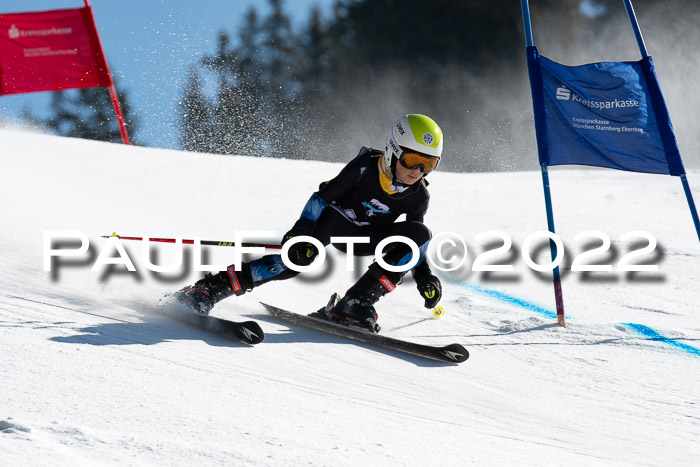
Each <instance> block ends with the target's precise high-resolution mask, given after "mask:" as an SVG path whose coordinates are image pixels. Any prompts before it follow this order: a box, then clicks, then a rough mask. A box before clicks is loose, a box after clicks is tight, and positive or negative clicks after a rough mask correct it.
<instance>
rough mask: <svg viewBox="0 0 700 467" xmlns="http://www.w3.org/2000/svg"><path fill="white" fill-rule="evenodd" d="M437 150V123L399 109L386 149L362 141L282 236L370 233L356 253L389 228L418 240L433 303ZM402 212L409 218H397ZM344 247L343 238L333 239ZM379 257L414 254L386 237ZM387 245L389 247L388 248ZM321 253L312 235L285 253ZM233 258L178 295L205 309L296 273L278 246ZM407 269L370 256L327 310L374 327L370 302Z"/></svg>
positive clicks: (301, 261)
mask: <svg viewBox="0 0 700 467" xmlns="http://www.w3.org/2000/svg"><path fill="white" fill-rule="evenodd" d="M441 154H442V131H441V130H440V127H439V126H438V125H437V124H436V123H435V122H434V121H433V120H432V119H431V118H429V117H426V116H425V115H419V114H409V115H404V116H402V117H401V118H399V119H398V120H397V121H396V123H394V125H393V126H392V127H391V129H390V130H389V134H388V136H387V140H386V146H385V149H384V152H382V151H379V150H376V149H371V148H366V147H363V148H362V149H361V150H360V152H359V154H358V155H357V156H356V157H355V158H354V159H353V160H352V161H350V162H349V163H348V164H347V165H346V166H345V167H344V168H343V170H341V171H340V173H339V174H338V175H337V176H336V177H335V178H333V179H332V180H330V181H328V182H324V183H322V184H321V186H320V188H319V190H318V191H317V192H315V193H314V194H313V195H312V196H311V198H310V199H309V201H308V202H307V203H306V206H305V207H304V209H303V211H302V213H301V217H300V218H299V220H298V221H296V223H295V224H294V226H293V227H292V229H291V230H290V231H289V232H287V233H286V234H285V235H284V238H283V240H282V243H283V244H284V243H286V242H288V241H289V240H291V239H292V238H294V237H297V236H301V235H305V236H311V237H314V238H316V239H318V240H319V241H320V242H321V243H322V244H323V245H324V246H326V245H328V244H329V243H330V239H331V237H369V239H370V242H369V243H357V244H355V245H354V250H355V254H358V255H362V256H365V255H370V254H373V253H374V251H375V247H376V246H377V244H379V242H381V241H382V240H384V239H385V238H388V237H390V236H394V235H399V236H403V237H407V238H409V239H410V240H412V241H413V242H415V243H416V245H418V247H419V252H420V258H419V262H418V264H417V265H416V266H415V267H414V268H413V269H412V273H413V278H414V279H415V281H416V284H417V286H418V291H419V292H420V294H421V296H422V297H423V298H424V300H425V307H426V308H433V307H434V306H435V305H437V303H438V301H439V300H440V298H441V295H442V286H441V284H440V280H439V279H438V278H437V277H435V276H434V275H433V274H432V273H431V271H430V267H429V265H428V262H427V261H425V253H426V251H427V247H428V242H429V241H430V238H431V233H430V230H429V229H428V227H427V226H426V225H425V224H424V223H423V216H424V215H425V213H426V211H427V209H428V201H429V198H430V196H429V194H428V189H427V185H428V182H427V181H426V180H425V176H426V175H427V174H428V173H430V172H432V171H433V170H435V169H436V168H437V166H438V164H439V163H440V157H441ZM401 214H406V220H405V221H403V222H395V221H396V220H397V218H398V217H399V216H400V215H401ZM334 246H335V247H336V248H338V249H340V250H341V251H344V252H345V251H346V245H345V244H334ZM387 248H388V251H387V252H386V253H385V255H384V257H383V258H382V259H383V260H384V261H385V262H386V263H387V264H389V265H395V266H402V265H405V264H407V263H409V262H410V261H411V259H412V251H411V248H410V247H409V246H408V245H406V244H404V243H394V244H391V245H390V246H389V247H387ZM385 250H386V249H385ZM317 255H318V250H317V249H316V247H315V246H314V245H313V244H312V243H307V242H299V243H296V244H294V245H292V246H291V247H290V248H289V252H288V257H289V261H291V262H292V263H294V264H295V265H298V266H307V265H309V264H311V263H312V262H313V260H314V258H315V257H316V256H317ZM235 269H236V268H235V266H234V265H231V266H229V267H228V268H227V270H226V271H221V272H219V273H218V274H214V275H212V274H207V275H206V276H205V277H204V278H203V279H201V280H199V281H197V282H196V283H195V284H194V285H192V286H189V287H185V288H184V289H182V290H180V291H179V292H177V293H176V299H177V300H178V301H180V302H181V303H184V304H186V305H187V306H189V307H191V308H193V309H195V310H196V311H198V312H199V313H202V314H208V313H209V311H210V310H211V309H212V308H213V307H214V304H216V303H217V302H219V301H221V300H223V299H224V298H226V297H229V296H231V295H243V294H244V293H246V292H247V291H249V290H251V289H253V288H255V287H258V286H259V285H261V284H264V283H266V282H269V281H272V280H283V279H289V278H291V277H294V276H296V275H297V274H298V272H296V271H294V270H292V269H289V268H288V267H287V266H286V265H285V264H284V262H283V261H282V257H281V255H279V254H274V255H267V256H264V257H262V258H260V259H257V260H254V261H251V262H248V263H244V264H243V266H242V267H241V268H240V270H239V271H236V270H235ZM403 275H404V273H401V272H392V271H388V270H385V269H384V268H382V267H381V266H380V265H379V264H378V263H377V262H374V263H372V265H371V266H370V267H369V269H368V270H367V272H366V273H365V274H364V275H363V276H362V277H360V279H359V280H358V281H357V282H356V283H355V284H354V285H353V286H352V287H350V289H348V291H347V292H346V293H345V296H344V297H343V298H342V299H341V300H340V301H339V302H338V303H337V304H335V306H334V307H333V308H332V309H330V311H327V312H326V314H327V317H328V318H329V319H332V320H336V321H341V322H347V323H350V324H354V325H359V326H362V327H364V328H366V329H368V330H370V331H372V332H378V331H379V326H378V325H377V318H378V317H377V313H376V311H375V309H374V306H373V305H374V303H376V302H377V300H379V299H380V298H381V297H382V296H384V295H385V294H386V293H388V292H391V291H392V290H394V288H395V287H396V284H398V283H399V282H400V281H401V279H402V277H403Z"/></svg>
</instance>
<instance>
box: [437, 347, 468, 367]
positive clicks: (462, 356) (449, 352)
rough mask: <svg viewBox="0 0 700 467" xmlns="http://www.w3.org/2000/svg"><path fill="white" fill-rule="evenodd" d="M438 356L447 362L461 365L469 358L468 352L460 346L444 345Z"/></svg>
mask: <svg viewBox="0 0 700 467" xmlns="http://www.w3.org/2000/svg"><path fill="white" fill-rule="evenodd" d="M440 354H441V355H442V356H443V357H445V360H446V361H448V362H454V363H462V362H465V361H466V360H467V359H468V358H469V351H468V350H467V349H465V348H464V347H463V346H461V345H460V344H450V345H446V346H445V347H443V348H442V349H440Z"/></svg>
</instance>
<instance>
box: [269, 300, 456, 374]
mask: <svg viewBox="0 0 700 467" xmlns="http://www.w3.org/2000/svg"><path fill="white" fill-rule="evenodd" d="M261 304H262V305H263V306H264V307H265V308H266V309H267V311H268V312H269V313H270V316H272V317H273V318H276V319H278V320H280V321H284V322H286V323H290V324H295V325H299V326H303V327H306V328H309V329H315V330H317V331H322V332H327V333H330V334H334V335H336V336H341V337H346V338H348V339H352V340H356V341H359V342H364V343H366V344H371V345H376V346H378V347H383V348H385V349H390V350H396V351H398V352H402V353H406V354H410V355H414V356H418V357H423V358H427V359H430V360H436V361H439V362H446V363H462V362H464V361H465V360H467V359H468V358H469V352H468V351H467V349H465V348H464V347H463V346H461V345H460V344H450V345H446V346H444V347H440V346H433V345H426V344H418V343H416V342H410V341H405V340H402V339H396V338H394V337H388V336H384V335H380V334H374V333H372V332H369V331H367V330H365V329H361V328H357V327H352V326H345V325H343V324H340V323H336V322H334V321H327V320H324V319H321V318H315V317H313V316H308V315H301V314H298V313H294V312H291V311H287V310H283V309H281V308H277V307H275V306H272V305H268V304H267V303H262V302H261Z"/></svg>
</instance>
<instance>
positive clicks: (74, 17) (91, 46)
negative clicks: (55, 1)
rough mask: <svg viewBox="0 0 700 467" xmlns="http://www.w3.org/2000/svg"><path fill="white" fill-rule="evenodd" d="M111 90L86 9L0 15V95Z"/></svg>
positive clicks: (90, 13) (110, 80) (108, 75)
mask: <svg viewBox="0 0 700 467" xmlns="http://www.w3.org/2000/svg"><path fill="white" fill-rule="evenodd" d="M111 85H112V79H111V76H110V74H109V69H108V68H107V64H106V62H105V58H104V55H103V53H102V47H101V46H100V41H99V37H98V35H97V31H96V30H95V22H94V20H93V18H92V10H91V9H90V8H89V7H85V8H77V9H71V10H53V11H38V12H32V13H12V14H0V95H3V94H19V93H25V92H36V91H61V90H63V89H76V88H89V87H94V86H105V87H107V86H111Z"/></svg>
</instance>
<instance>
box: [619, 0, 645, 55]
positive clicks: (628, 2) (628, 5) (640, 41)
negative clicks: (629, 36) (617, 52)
mask: <svg viewBox="0 0 700 467" xmlns="http://www.w3.org/2000/svg"><path fill="white" fill-rule="evenodd" d="M622 1H623V2H624V4H625V9H626V10H627V16H628V17H629V19H630V24H631V25H632V29H633V30H634V37H635V38H636V39H637V45H638V46H639V52H640V53H641V54H642V58H647V57H648V56H649V53H648V52H647V46H646V45H645V44H644V38H643V37H642V30H641V29H640V28H639V23H638V22H637V15H635V13H634V7H633V6H632V0H622Z"/></svg>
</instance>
